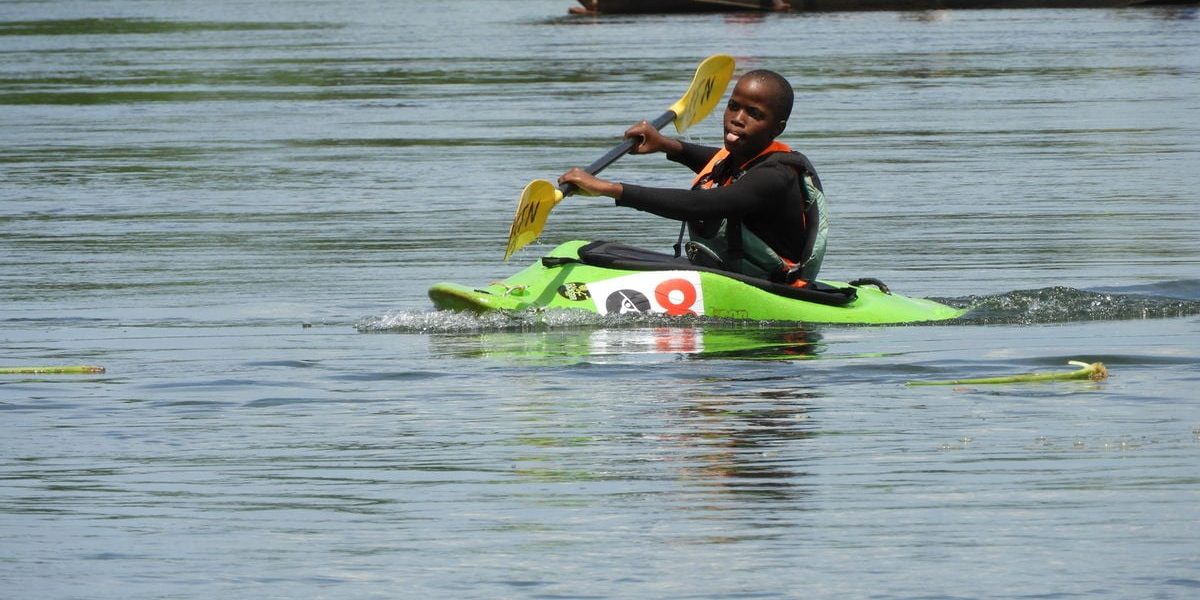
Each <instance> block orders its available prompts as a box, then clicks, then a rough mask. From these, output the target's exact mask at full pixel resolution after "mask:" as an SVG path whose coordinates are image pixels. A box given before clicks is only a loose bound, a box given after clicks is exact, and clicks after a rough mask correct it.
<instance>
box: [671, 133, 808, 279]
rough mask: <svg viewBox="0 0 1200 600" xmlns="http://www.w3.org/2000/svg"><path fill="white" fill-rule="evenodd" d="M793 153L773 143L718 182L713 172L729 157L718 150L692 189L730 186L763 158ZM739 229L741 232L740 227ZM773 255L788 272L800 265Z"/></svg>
mask: <svg viewBox="0 0 1200 600" xmlns="http://www.w3.org/2000/svg"><path fill="white" fill-rule="evenodd" d="M791 151H792V148H791V146H788V145H787V144H785V143H783V142H780V141H778V140H775V141H772V142H771V144H770V145H769V146H767V147H766V148H765V149H764V150H763V151H762V152H759V153H758V154H757V155H755V156H754V157H753V158H751V159H750V160H747V161H746V162H744V163H742V164H741V165H739V166H738V169H737V170H736V171H731V172H729V174H728V175H726V176H725V178H723V179H721V180H719V181H718V180H717V179H716V178H715V176H714V174H713V171H714V170H715V169H716V167H717V165H718V164H720V163H721V161H723V160H725V159H726V158H728V157H729V151H728V150H726V149H725V148H721V149H719V150H717V153H716V154H714V155H713V157H712V159H711V160H709V161H708V164H707V165H705V166H704V168H703V169H701V170H700V172H699V173H698V174H697V175H696V177H695V178H694V179H693V180H692V189H710V188H714V187H718V186H724V185H729V184H730V183H732V181H733V180H734V179H736V178H737V177H740V176H741V175H742V174H743V173H745V171H746V170H747V169H748V167H749V166H751V165H753V164H754V163H756V162H758V160H759V159H761V158H763V157H764V156H766V155H768V154H775V153H778V152H791ZM801 185H802V186H803V185H804V183H803V182H802V183H801ZM808 220H809V217H808V215H807V214H805V215H803V222H804V226H805V227H806V228H807V227H808V225H809V223H808ZM738 229H739V230H740V227H739V228H738ZM736 235H738V236H739V237H740V236H741V235H745V232H744V231H739V232H738V233H737V234H736ZM740 242H741V240H737V241H732V240H731V241H730V243H731V245H732V244H739V245H740ZM762 245H763V246H764V247H766V244H762ZM768 249H769V248H768ZM738 252H739V253H740V252H741V250H740V248H739V250H738ZM771 253H772V254H774V255H775V256H776V257H777V258H778V259H779V260H780V261H782V263H783V270H784V271H786V272H791V271H792V270H793V269H794V268H795V267H796V266H797V264H798V263H796V262H795V261H792V260H790V259H788V258H787V257H785V256H783V255H780V254H779V253H778V252H774V251H772V252H771ZM821 253H822V254H823V253H824V249H823V248H822V249H821ZM818 264H819V263H818ZM789 283H790V284H791V285H793V286H795V287H803V286H805V285H806V284H807V283H808V282H807V281H806V280H804V279H796V280H794V281H791V282H789Z"/></svg>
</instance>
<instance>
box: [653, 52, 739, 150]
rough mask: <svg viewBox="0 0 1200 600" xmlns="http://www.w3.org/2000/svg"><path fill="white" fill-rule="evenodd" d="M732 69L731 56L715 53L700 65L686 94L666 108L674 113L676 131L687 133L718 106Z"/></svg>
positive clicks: (731, 76)
mask: <svg viewBox="0 0 1200 600" xmlns="http://www.w3.org/2000/svg"><path fill="white" fill-rule="evenodd" d="M733 69H734V61H733V57H732V56H729V55H728V54H714V55H712V56H710V57H708V58H706V59H704V62H702V63H700V66H699V67H697V68H696V75H695V76H693V77H692V84H691V85H689V86H688V90H687V92H686V93H684V95H683V97H682V98H680V99H679V101H678V102H676V103H675V104H672V105H671V108H670V109H669V110H670V111H671V112H673V113H675V130H676V131H678V132H679V133H683V132H684V131H687V129H688V128H689V127H691V126H692V125H695V124H696V123H699V122H700V121H703V120H704V118H705V117H707V116H708V114H709V113H711V112H712V111H713V109H714V108H716V106H717V104H720V103H721V96H722V95H724V94H725V88H726V87H727V86H728V85H729V80H730V79H732V78H733Z"/></svg>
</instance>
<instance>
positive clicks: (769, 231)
mask: <svg viewBox="0 0 1200 600" xmlns="http://www.w3.org/2000/svg"><path fill="white" fill-rule="evenodd" d="M792 103H793V92H792V86H791V84H789V83H788V81H787V79H785V78H784V77H783V76H781V75H779V74H778V73H775V72H774V71H768V70H756V71H751V72H749V73H746V74H745V75H742V76H741V77H740V78H739V79H738V82H737V85H736V86H734V88H733V93H732V94H731V95H730V97H729V102H728V104H727V105H726V107H725V115H724V131H725V143H724V147H723V148H712V147H707V146H700V145H697V144H692V143H689V142H685V141H682V140H678V139H674V138H668V137H666V136H664V135H662V133H660V132H659V131H658V130H657V129H655V128H654V127H653V126H652V125H650V124H649V123H647V122H646V121H642V122H640V123H638V124H636V125H634V126H633V127H630V128H629V130H627V131H626V132H625V137H628V138H636V139H639V140H640V141H639V142H638V143H637V144H636V145H635V146H634V147H633V150H632V152H633V153H634V154H649V153H652V152H663V153H665V154H666V156H667V158H668V159H670V160H671V161H674V162H677V163H680V164H682V165H684V166H687V167H688V168H690V169H691V170H692V171H693V172H695V173H696V174H697V175H696V177H695V179H694V180H693V182H692V188H691V189H690V190H683V189H672V188H651V187H644V186H638V185H633V184H629V183H620V182H615V181H609V180H604V179H600V178H598V177H596V176H594V175H591V174H589V173H588V172H587V171H584V170H583V169H580V168H574V169H571V170H569V171H567V172H566V173H564V174H563V175H562V176H561V177H559V179H558V181H559V183H560V184H565V183H570V184H574V185H575V186H577V187H579V189H580V190H582V191H583V192H584V193H587V194H591V195H599V196H608V197H610V198H614V199H616V204H617V206H628V207H631V208H636V209H638V210H642V211H646V212H650V213H653V214H656V215H659V216H661V217H666V218H668V219H673V220H677V221H683V222H684V223H685V224H686V227H687V228H688V230H689V234H690V240H691V241H689V242H688V244H687V250H688V258H689V259H691V261H692V262H694V263H697V264H702V265H704V266H710V267H717V268H722V269H726V270H731V271H737V272H740V273H744V274H746V275H751V276H755V277H762V278H765V279H771V280H772V281H778V282H783V283H793V282H803V281H806V280H811V279H814V278H815V277H816V276H817V272H818V271H819V270H820V268H821V260H822V258H824V255H825V237H826V230H827V228H828V225H827V221H826V216H825V206H824V205H825V200H824V194H823V193H822V191H821V180H820V179H819V178H818V177H817V173H816V170H815V169H813V166H812V163H810V162H809V161H808V159H807V158H806V157H805V156H804V155H803V154H800V153H799V152H793V151H792V150H791V148H790V147H788V146H787V145H786V144H783V143H781V142H778V141H776V140H775V138H777V137H779V135H780V134H782V133H783V130H784V129H785V128H786V127H787V120H788V117H789V116H790V115H791V112H792ZM680 237H681V239H682V232H681V233H680ZM678 253H679V248H678V247H677V248H676V254H678ZM800 285H802V283H801V284H800Z"/></svg>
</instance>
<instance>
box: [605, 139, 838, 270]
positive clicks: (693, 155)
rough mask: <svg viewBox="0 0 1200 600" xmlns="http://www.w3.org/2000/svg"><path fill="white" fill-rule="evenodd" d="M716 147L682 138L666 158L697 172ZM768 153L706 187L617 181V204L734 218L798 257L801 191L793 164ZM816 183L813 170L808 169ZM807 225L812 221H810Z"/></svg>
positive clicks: (683, 216)
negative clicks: (678, 149)
mask: <svg viewBox="0 0 1200 600" xmlns="http://www.w3.org/2000/svg"><path fill="white" fill-rule="evenodd" d="M717 150H718V149H717V148H710V147H706V146H700V145H697V144H690V143H687V142H684V143H683V151H682V152H680V153H679V154H677V155H668V157H667V158H669V159H671V160H672V161H675V162H678V163H680V164H682V165H685V166H687V167H688V168H690V169H691V170H692V171H693V172H696V173H699V172H700V171H701V170H702V169H704V167H705V166H706V165H707V164H708V162H709V161H710V160H712V157H713V156H714V155H715V154H716V153H717ZM772 156H774V155H771V156H768V157H767V158H765V159H764V160H762V161H761V162H759V163H758V164H755V165H753V166H752V167H750V169H749V170H748V171H747V172H746V173H745V175H742V176H741V177H740V178H738V179H736V180H735V181H734V182H733V183H731V184H729V185H726V186H720V187H714V188H710V189H699V190H687V189H672V188H651V187H644V186H639V185H632V184H622V187H623V188H624V191H623V192H622V195H621V198H620V199H618V200H617V205H618V206H628V207H631V208H636V209H638V210H642V211H646V212H649V213H653V214H656V215H658V216H660V217H665V218H668V219H674V220H676V221H704V220H711V219H721V218H740V219H741V222H742V226H743V227H746V228H747V229H749V230H750V231H751V232H753V233H754V234H755V235H757V236H758V237H759V238H760V239H761V240H762V241H764V242H766V243H767V245H769V246H770V247H771V248H772V249H774V250H775V252H777V253H779V254H780V255H781V256H783V257H784V258H786V259H788V260H791V261H799V260H801V258H802V254H803V253H804V243H805V240H806V238H807V236H806V232H805V227H806V224H805V219H804V211H805V204H804V192H803V190H802V185H803V184H802V182H801V181H800V176H799V175H798V174H797V172H796V169H795V168H793V167H791V166H789V165H785V164H782V163H780V162H776V161H774V160H772V158H771V157H772ZM805 164H806V165H807V167H808V168H809V169H810V172H811V173H812V176H813V180H814V182H815V183H816V185H817V186H818V187H820V181H819V179H818V178H817V175H816V171H813V170H811V164H808V162H807V159H806V160H805ZM812 226H813V227H815V226H816V224H815V223H814V224H812Z"/></svg>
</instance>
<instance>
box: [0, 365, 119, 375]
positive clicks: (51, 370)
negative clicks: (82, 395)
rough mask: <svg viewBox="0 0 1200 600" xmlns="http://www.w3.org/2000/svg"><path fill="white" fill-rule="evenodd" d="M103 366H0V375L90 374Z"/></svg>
mask: <svg viewBox="0 0 1200 600" xmlns="http://www.w3.org/2000/svg"><path fill="white" fill-rule="evenodd" d="M103 372H104V367H96V366H92V365H74V366H67V367H0V375H90V374H92V373H103Z"/></svg>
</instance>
